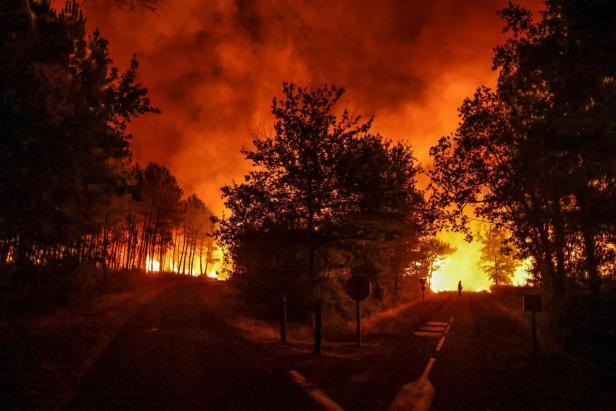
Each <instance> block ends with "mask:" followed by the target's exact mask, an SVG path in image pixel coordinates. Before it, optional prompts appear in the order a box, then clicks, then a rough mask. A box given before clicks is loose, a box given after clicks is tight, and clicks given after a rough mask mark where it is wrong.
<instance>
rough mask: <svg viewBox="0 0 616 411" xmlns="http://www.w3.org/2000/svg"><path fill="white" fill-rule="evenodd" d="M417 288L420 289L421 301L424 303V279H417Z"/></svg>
mask: <svg viewBox="0 0 616 411" xmlns="http://www.w3.org/2000/svg"><path fill="white" fill-rule="evenodd" d="M419 287H420V288H421V301H424V300H425V298H426V279H425V278H420V279H419Z"/></svg>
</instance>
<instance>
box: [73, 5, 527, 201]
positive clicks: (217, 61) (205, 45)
mask: <svg viewBox="0 0 616 411" xmlns="http://www.w3.org/2000/svg"><path fill="white" fill-rule="evenodd" d="M529 2H530V4H529ZM523 3H524V2H523ZM525 3H526V5H529V6H534V7H536V6H538V3H539V1H538V0H533V1H531V0H528V1H527V2H525ZM505 5H506V0H476V1H458V0H431V1H424V0H381V1H378V2H377V1H357V0H339V1H332V0H314V1H299V0H295V1H293V0H235V1H231V0H219V1H216V0H205V1H204V0H167V2H166V3H165V4H164V6H163V7H162V8H161V9H159V10H157V11H156V12H151V11H149V10H137V11H131V12H127V11H123V10H121V9H119V8H118V7H116V5H115V3H114V1H113V0H90V1H88V2H87V3H85V5H84V8H85V12H86V16H87V18H88V25H89V29H90V30H93V29H94V28H95V27H99V28H100V29H101V31H102V32H103V35H104V36H105V37H106V38H107V39H109V41H110V51H111V57H112V58H113V59H114V62H115V63H116V64H117V65H119V66H120V67H124V66H125V65H126V64H127V62H128V61H129V59H130V56H131V55H132V53H136V54H137V57H138V59H139V62H140V65H141V67H140V80H141V82H142V83H143V84H144V85H146V86H147V87H148V88H149V89H150V93H151V98H152V101H153V102H154V103H155V105H157V106H158V107H159V108H160V109H161V110H162V114H161V115H160V116H152V115H150V116H146V117H145V118H143V119H141V120H138V121H136V122H135V123H134V124H133V125H132V129H131V130H132V132H133V134H134V140H133V142H132V147H133V151H134V156H135V160H136V161H138V162H140V163H142V164H143V163H145V162H147V161H150V160H154V161H158V162H160V163H162V164H164V165H166V166H167V167H169V168H170V169H171V170H172V171H173V173H174V174H175V175H176V176H177V177H178V180H179V181H180V183H181V184H182V186H183V187H184V188H185V190H186V191H187V192H196V193H197V194H198V195H199V196H201V197H202V198H203V199H204V200H205V201H206V203H207V204H208V205H209V206H210V207H211V208H212V209H213V210H214V211H215V212H221V211H222V202H221V199H220V192H219V188H220V186H222V185H224V184H227V183H229V182H230V181H231V180H233V179H239V177H241V175H242V174H243V173H244V172H245V171H246V170H247V169H248V167H249V164H248V163H246V162H245V161H243V158H242V156H241V154H240V152H239V150H240V148H241V147H242V145H248V144H250V140H251V137H250V136H251V130H254V129H255V128H261V129H265V130H269V129H270V127H271V124H272V118H271V115H270V105H271V101H272V98H273V97H274V96H276V95H279V93H280V90H281V84H282V82H283V81H292V82H296V83H298V84H301V85H304V84H306V85H321V84H323V83H328V84H332V83H334V84H337V85H340V86H343V87H345V88H346V89H347V96H346V99H345V101H344V102H345V104H346V105H348V106H349V107H350V108H352V110H353V111H355V112H357V113H361V114H365V115H367V116H370V115H372V114H374V115H376V118H375V125H374V129H375V130H376V131H379V132H381V133H382V134H384V135H385V136H387V137H391V138H393V139H395V140H397V139H405V140H407V141H409V142H410V143H411V144H412V145H413V146H414V147H415V150H416V153H417V156H418V157H419V159H420V160H422V161H424V162H425V161H429V159H428V155H427V151H428V148H429V147H430V145H432V144H433V143H434V142H435V141H436V139H437V138H438V137H440V136H441V135H444V134H446V133H448V132H450V131H452V130H453V129H454V128H455V126H456V124H457V111H456V110H457V107H458V106H459V104H460V103H461V101H462V99H463V98H464V97H465V96H467V95H470V94H472V92H473V91H474V89H475V88H476V87H477V86H478V85H480V84H492V83H493V82H494V78H495V75H494V74H493V73H492V72H491V70H490V66H491V56H492V47H494V46H495V45H496V44H498V43H500V42H501V41H502V39H503V34H502V30H501V28H502V26H503V24H502V22H501V21H500V19H499V18H498V16H497V14H496V12H497V10H499V9H501V8H502V7H504V6H505Z"/></svg>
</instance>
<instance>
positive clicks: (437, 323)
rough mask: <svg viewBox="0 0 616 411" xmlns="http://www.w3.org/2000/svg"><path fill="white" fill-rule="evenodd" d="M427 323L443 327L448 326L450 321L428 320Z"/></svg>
mask: <svg viewBox="0 0 616 411" xmlns="http://www.w3.org/2000/svg"><path fill="white" fill-rule="evenodd" d="M426 325H440V326H441V327H446V326H447V325H449V323H448V322H447V321H428V322H427V323H426Z"/></svg>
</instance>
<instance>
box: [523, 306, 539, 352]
mask: <svg viewBox="0 0 616 411" xmlns="http://www.w3.org/2000/svg"><path fill="white" fill-rule="evenodd" d="M522 304H523V306H522V307H523V308H522V309H523V310H524V312H530V332H531V337H532V343H533V347H532V356H533V359H535V358H537V313H538V312H539V311H541V310H542V308H543V301H542V300H541V296H539V295H533V294H525V295H524V299H523V302H522Z"/></svg>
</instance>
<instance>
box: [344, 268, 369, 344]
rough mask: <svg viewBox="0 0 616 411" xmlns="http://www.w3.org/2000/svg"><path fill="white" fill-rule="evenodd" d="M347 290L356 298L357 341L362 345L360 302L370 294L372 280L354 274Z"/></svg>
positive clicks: (347, 285)
mask: <svg viewBox="0 0 616 411" xmlns="http://www.w3.org/2000/svg"><path fill="white" fill-rule="evenodd" d="M346 291H347V293H348V294H349V296H350V297H351V298H352V299H354V300H355V317H356V341H357V345H361V312H360V310H359V302H360V301H362V300H365V299H366V298H368V296H369V295H370V291H371V285H370V280H368V278H367V277H365V276H360V275H357V276H355V275H354V276H353V277H351V278H350V279H349V281H347V283H346Z"/></svg>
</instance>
